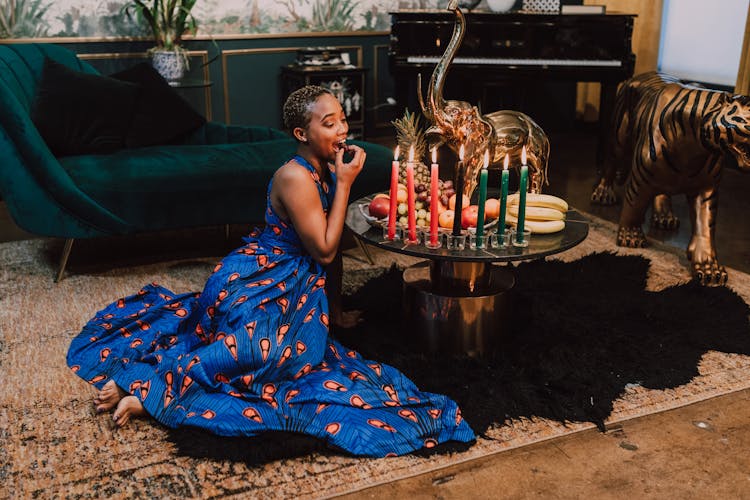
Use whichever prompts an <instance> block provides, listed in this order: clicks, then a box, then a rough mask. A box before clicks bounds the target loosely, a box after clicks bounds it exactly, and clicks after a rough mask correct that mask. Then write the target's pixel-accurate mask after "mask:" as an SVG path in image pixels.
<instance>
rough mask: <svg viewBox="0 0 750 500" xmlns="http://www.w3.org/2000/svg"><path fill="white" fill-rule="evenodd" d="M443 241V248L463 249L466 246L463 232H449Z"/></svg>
mask: <svg viewBox="0 0 750 500" xmlns="http://www.w3.org/2000/svg"><path fill="white" fill-rule="evenodd" d="M446 238H447V240H446V242H445V248H447V249H448V250H463V249H464V248H466V235H465V234H459V235H456V234H452V233H451V234H449V235H448V236H447V237H446Z"/></svg>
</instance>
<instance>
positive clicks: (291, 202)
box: [272, 145, 365, 265]
mask: <svg viewBox="0 0 750 500" xmlns="http://www.w3.org/2000/svg"><path fill="white" fill-rule="evenodd" d="M347 150H348V151H350V152H353V153H354V156H353V158H352V160H351V161H350V162H348V163H344V150H343V149H340V150H339V151H338V152H337V153H336V163H335V173H336V193H335V195H334V197H333V202H332V203H331V206H330V208H329V210H328V216H327V217H326V213H325V212H324V211H323V207H322V205H321V203H320V197H319V195H318V188H317V186H316V185H315V182H314V181H313V180H312V178H311V177H310V174H309V173H308V172H307V171H306V170H304V169H302V168H290V167H291V166H290V165H287V166H285V167H283V168H281V169H279V171H278V172H277V174H276V178H275V179H274V185H273V188H272V191H273V190H276V189H277V188H278V190H277V191H276V197H277V198H278V200H279V201H280V202H281V204H282V206H283V212H285V213H286V215H287V217H288V218H289V220H290V221H291V223H292V225H293V226H294V229H295V231H296V232H297V234H298V235H299V237H300V239H301V240H302V244H303V245H304V246H305V249H306V250H307V251H308V253H310V255H311V256H312V258H313V259H315V260H316V261H317V262H319V263H321V264H323V265H328V264H330V263H331V262H333V259H334V258H335V257H336V252H337V251H338V246H339V242H340V241H341V233H342V232H343V229H344V220H345V219H346V207H347V205H348V203H349V193H350V191H351V187H352V183H353V182H354V179H356V178H357V175H359V173H360V172H361V171H362V167H363V165H364V162H365V151H364V150H363V149H362V148H360V147H358V146H353V145H352V146H348V147H347ZM273 194H274V193H273V192H272V201H273V197H274V196H273Z"/></svg>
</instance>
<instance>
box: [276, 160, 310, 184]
mask: <svg viewBox="0 0 750 500" xmlns="http://www.w3.org/2000/svg"><path fill="white" fill-rule="evenodd" d="M311 174H312V175H311ZM314 175H315V173H314V172H310V170H308V169H307V168H306V167H304V166H303V165H301V164H300V163H299V162H297V161H296V160H295V159H291V160H289V161H288V162H286V163H284V164H283V165H282V166H280V167H279V168H278V169H276V172H275V173H274V174H273V178H274V183H281V184H282V185H288V184H293V185H300V184H308V183H311V184H314V179H313V176H314Z"/></svg>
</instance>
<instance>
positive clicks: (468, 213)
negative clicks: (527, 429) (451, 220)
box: [461, 205, 479, 229]
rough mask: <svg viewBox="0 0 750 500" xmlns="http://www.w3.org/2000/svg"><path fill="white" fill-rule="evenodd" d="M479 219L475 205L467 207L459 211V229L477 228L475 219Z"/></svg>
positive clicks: (477, 208)
mask: <svg viewBox="0 0 750 500" xmlns="http://www.w3.org/2000/svg"><path fill="white" fill-rule="evenodd" d="M478 217H479V207H478V206H477V205H469V206H468V207H465V208H464V209H463V210H461V227H462V228H464V229H466V228H469V227H477V218H478Z"/></svg>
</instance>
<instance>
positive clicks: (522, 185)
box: [516, 146, 529, 243]
mask: <svg viewBox="0 0 750 500" xmlns="http://www.w3.org/2000/svg"><path fill="white" fill-rule="evenodd" d="M528 182H529V167H528V166H527V165H526V146H524V147H523V150H522V151H521V180H520V182H519V185H518V223H517V224H516V243H523V226H524V223H525V219H526V185H527V184H528Z"/></svg>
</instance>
